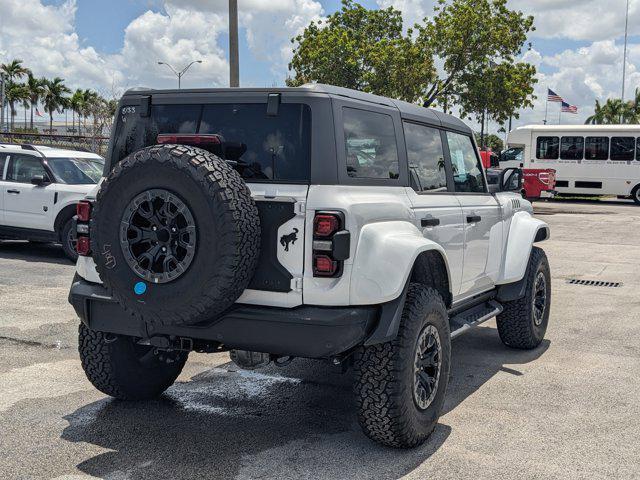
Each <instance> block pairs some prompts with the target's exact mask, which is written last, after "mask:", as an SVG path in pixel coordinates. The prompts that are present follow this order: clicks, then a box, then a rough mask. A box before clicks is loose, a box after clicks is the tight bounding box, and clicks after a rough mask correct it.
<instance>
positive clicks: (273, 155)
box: [198, 103, 311, 182]
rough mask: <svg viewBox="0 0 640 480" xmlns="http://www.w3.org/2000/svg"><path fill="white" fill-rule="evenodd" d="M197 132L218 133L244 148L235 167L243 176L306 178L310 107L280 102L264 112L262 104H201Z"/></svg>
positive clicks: (258, 178) (241, 149)
mask: <svg viewBox="0 0 640 480" xmlns="http://www.w3.org/2000/svg"><path fill="white" fill-rule="evenodd" d="M198 133H208V134H210V133H215V134H218V135H222V136H223V137H224V140H225V142H229V143H233V144H235V145H236V146H239V147H240V152H242V151H244V153H242V154H241V156H240V158H239V159H238V170H239V171H240V173H241V174H242V176H243V178H245V179H247V180H264V181H268V180H279V181H288V182H305V181H307V180H308V179H309V158H310V149H311V109H310V108H309V106H307V105H303V104H296V103H283V104H281V105H280V107H279V109H278V115H276V116H267V105H266V104H248V103H244V104H230V103H218V104H210V105H205V106H204V110H203V113H202V122H201V123H200V128H199V130H198Z"/></svg>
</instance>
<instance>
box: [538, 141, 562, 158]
mask: <svg viewBox="0 0 640 480" xmlns="http://www.w3.org/2000/svg"><path fill="white" fill-rule="evenodd" d="M559 150H560V138H558V137H538V140H537V141H536V158H538V159H540V160H557V159H558V153H559Z"/></svg>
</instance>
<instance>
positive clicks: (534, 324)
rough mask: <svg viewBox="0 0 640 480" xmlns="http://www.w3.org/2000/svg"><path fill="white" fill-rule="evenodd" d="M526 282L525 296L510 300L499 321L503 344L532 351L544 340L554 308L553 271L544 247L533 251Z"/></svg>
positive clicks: (498, 318)
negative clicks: (552, 299)
mask: <svg viewBox="0 0 640 480" xmlns="http://www.w3.org/2000/svg"><path fill="white" fill-rule="evenodd" d="M525 282H526V286H525V293H524V296H523V297H522V298H520V299H518V300H512V301H510V302H506V303H505V304H504V310H503V311H502V313H501V314H500V315H498V317H497V319H496V323H497V325H498V334H499V335H500V339H501V340H502V343H504V344H505V345H507V346H509V347H513V348H519V349H523V350H530V349H533V348H536V347H537V346H538V345H540V342H542V340H543V339H544V334H545V333H546V331H547V325H548V324H549V312H550V308H551V271H550V269H549V261H548V260H547V255H546V254H545V253H544V250H542V249H541V248H538V247H533V248H532V250H531V256H530V257H529V264H528V266H527V273H526V277H525Z"/></svg>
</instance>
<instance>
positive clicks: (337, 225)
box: [313, 212, 351, 277]
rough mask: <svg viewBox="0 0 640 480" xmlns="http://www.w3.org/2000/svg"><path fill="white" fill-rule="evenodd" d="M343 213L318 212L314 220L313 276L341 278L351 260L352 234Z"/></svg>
mask: <svg viewBox="0 0 640 480" xmlns="http://www.w3.org/2000/svg"><path fill="white" fill-rule="evenodd" d="M344 225H345V223H344V215H343V214H342V213H341V212H318V213H316V216H315V217H314V219H313V276H314V277H339V276H340V275H342V267H343V264H344V260H346V259H347V258H349V249H350V242H351V234H350V233H349V232H348V231H347V230H344Z"/></svg>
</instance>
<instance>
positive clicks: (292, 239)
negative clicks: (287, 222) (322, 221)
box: [280, 228, 298, 252]
mask: <svg viewBox="0 0 640 480" xmlns="http://www.w3.org/2000/svg"><path fill="white" fill-rule="evenodd" d="M297 239H298V229H297V228H294V229H293V232H291V233H289V234H288V235H283V236H282V237H280V245H282V246H283V247H284V251H285V252H288V251H289V244H291V245H293V244H294V243H296V240H297Z"/></svg>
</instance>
